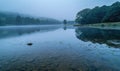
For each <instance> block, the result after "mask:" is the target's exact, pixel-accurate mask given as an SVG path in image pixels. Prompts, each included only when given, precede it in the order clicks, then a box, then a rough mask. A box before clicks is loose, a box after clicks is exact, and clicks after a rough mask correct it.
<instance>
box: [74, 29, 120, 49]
mask: <svg viewBox="0 0 120 71" xmlns="http://www.w3.org/2000/svg"><path fill="white" fill-rule="evenodd" d="M76 36H77V38H78V39H80V40H83V41H91V42H93V43H100V44H107V45H109V46H114V47H120V30H115V29H97V28H88V27H84V28H81V27H80V28H77V29H76Z"/></svg>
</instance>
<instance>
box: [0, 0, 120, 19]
mask: <svg viewBox="0 0 120 71" xmlns="http://www.w3.org/2000/svg"><path fill="white" fill-rule="evenodd" d="M116 1H120V0H0V11H10V12H18V13H22V14H29V15H34V16H40V17H49V18H55V19H58V20H63V19H67V20H74V19H75V16H76V13H77V12H79V11H80V10H82V9H84V8H93V7H95V6H101V5H111V4H112V3H113V2H116Z"/></svg>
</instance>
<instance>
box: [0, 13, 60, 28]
mask: <svg viewBox="0 0 120 71" xmlns="http://www.w3.org/2000/svg"><path fill="white" fill-rule="evenodd" d="M60 23H61V22H60V21H58V20H55V19H51V18H38V17H32V16H28V15H23V14H17V13H9V12H0V26H5V25H45V24H60Z"/></svg>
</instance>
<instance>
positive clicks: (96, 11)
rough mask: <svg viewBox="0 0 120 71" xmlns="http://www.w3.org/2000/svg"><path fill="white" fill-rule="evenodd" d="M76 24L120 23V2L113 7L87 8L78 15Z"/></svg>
mask: <svg viewBox="0 0 120 71" xmlns="http://www.w3.org/2000/svg"><path fill="white" fill-rule="evenodd" d="M76 22H77V23H79V24H82V25H87V24H101V23H106V22H120V2H119V1H118V2H115V3H113V4H112V5H111V6H106V5H104V6H101V7H99V6H96V7H95V8H93V9H90V8H86V9H84V10H82V11H80V12H78V13H77V16H76Z"/></svg>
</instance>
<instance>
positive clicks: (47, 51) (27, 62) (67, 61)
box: [0, 25, 120, 71]
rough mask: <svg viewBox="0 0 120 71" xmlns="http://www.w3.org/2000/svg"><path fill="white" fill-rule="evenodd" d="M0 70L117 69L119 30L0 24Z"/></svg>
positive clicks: (81, 70) (119, 46)
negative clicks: (4, 25)
mask: <svg viewBox="0 0 120 71" xmlns="http://www.w3.org/2000/svg"><path fill="white" fill-rule="evenodd" d="M29 44H30V45H29ZM0 71H120V30H117V29H98V28H88V27H72V26H63V25H51V26H50V25H45V26H44V25H42V26H35V25H34V26H33V25H31V26H19V27H17V26H7V27H0Z"/></svg>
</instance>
